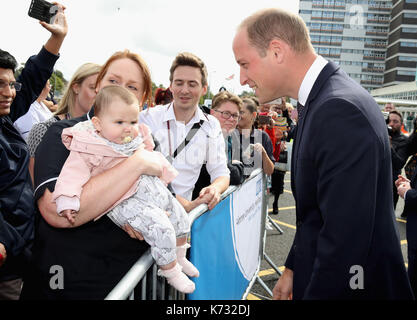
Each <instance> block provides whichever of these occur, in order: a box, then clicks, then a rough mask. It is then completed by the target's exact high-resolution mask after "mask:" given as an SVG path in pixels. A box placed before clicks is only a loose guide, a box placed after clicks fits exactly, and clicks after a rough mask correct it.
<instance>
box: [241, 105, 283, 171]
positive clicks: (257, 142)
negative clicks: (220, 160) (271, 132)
mask: <svg viewBox="0 0 417 320" xmlns="http://www.w3.org/2000/svg"><path fill="white" fill-rule="evenodd" d="M256 119H257V107H256V104H255V103H254V102H253V100H252V99H243V108H242V112H241V117H240V120H239V123H238V127H237V128H238V130H239V133H240V135H239V140H240V157H239V159H240V160H241V161H242V162H243V164H244V165H245V175H247V176H249V175H250V173H251V172H252V171H253V170H255V169H257V168H262V169H263V170H264V172H265V173H266V174H267V175H271V174H272V173H273V172H274V162H275V158H274V155H273V146H272V142H271V139H270V138H269V136H268V134H267V133H266V132H265V131H263V130H260V129H257V128H256V126H255V121H256ZM248 169H249V170H248Z"/></svg>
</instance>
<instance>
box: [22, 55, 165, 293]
mask: <svg viewBox="0 0 417 320" xmlns="http://www.w3.org/2000/svg"><path fill="white" fill-rule="evenodd" d="M109 85H119V86H123V87H125V88H127V89H128V90H129V91H131V92H132V93H133V94H134V95H135V96H136V97H137V99H138V100H139V102H140V105H141V106H143V105H144V104H145V103H146V102H148V103H149V102H150V99H151V95H152V82H151V78H150V72H149V69H148V67H147V65H146V63H145V62H144V61H143V59H142V58H141V57H140V56H139V55H138V54H135V53H132V52H130V51H128V50H125V51H123V52H116V53H115V54H113V55H112V56H111V57H110V58H109V59H108V60H107V62H106V63H105V64H104V65H103V67H102V69H101V71H100V73H99V75H98V77H97V83H96V91H97V92H99V91H100V89H101V88H103V87H106V86H109ZM93 116H94V109H93V108H92V109H91V110H90V112H89V113H87V114H86V115H84V116H82V117H79V118H75V119H71V120H62V121H58V122H55V123H54V124H53V125H52V126H51V127H50V128H49V130H48V131H47V132H46V134H45V136H44V138H43V140H42V142H41V143H40V144H39V146H38V149H37V151H36V161H35V170H34V171H35V199H36V200H37V205H38V208H39V211H40V215H39V219H38V223H37V224H36V226H35V228H36V232H37V236H36V238H35V243H34V250H33V256H34V257H33V264H34V265H33V268H32V270H33V274H32V275H31V276H30V277H29V280H30V281H27V282H26V283H25V285H24V287H23V295H24V297H25V298H27V299H82V300H85V299H104V298H105V297H106V296H107V294H108V293H109V292H110V291H111V290H112V289H113V288H114V287H115V285H116V284H117V283H118V282H119V281H120V279H121V278H122V277H123V276H124V274H125V273H126V272H127V271H128V270H129V269H130V268H131V267H132V265H133V264H134V263H135V262H136V261H137V260H138V259H139V258H140V257H141V256H142V254H143V253H144V252H145V251H146V250H147V249H148V248H149V246H148V244H147V243H146V242H144V241H137V239H140V240H143V237H142V236H141V235H139V234H138V233H136V232H134V231H133V229H132V228H131V227H129V226H125V228H124V230H122V229H120V228H118V227H117V225H116V224H114V223H113V222H112V221H111V220H110V218H108V217H107V216H105V217H102V218H101V219H99V220H97V221H93V220H94V219H95V218H97V217H98V216H99V215H100V214H101V213H103V212H105V211H106V210H107V209H108V208H110V207H111V206H112V205H113V204H114V203H115V202H116V201H117V200H118V199H120V198H121V197H122V195H123V194H125V193H126V192H127V191H128V190H129V189H130V188H131V186H132V185H133V184H134V183H135V182H136V181H137V180H138V178H139V177H140V176H141V175H142V174H148V175H153V176H161V174H162V167H161V166H160V165H159V164H158V161H156V159H155V155H154V154H153V153H152V152H150V151H147V150H145V149H144V148H139V149H138V150H137V151H135V152H134V154H133V155H131V156H130V157H128V158H127V159H125V160H123V161H122V162H120V163H119V164H117V165H115V166H114V167H112V168H111V169H109V170H106V171H104V172H103V173H100V174H98V175H96V176H94V177H92V178H90V180H88V182H87V183H86V184H85V185H84V186H83V189H82V193H81V197H80V209H79V211H78V215H77V217H76V219H75V222H73V223H71V222H69V221H68V220H67V219H66V218H65V217H60V216H58V215H57V214H56V205H55V203H53V202H52V192H53V191H54V189H55V183H56V180H57V178H58V176H59V174H60V171H61V168H62V167H63V165H64V163H65V161H66V159H67V157H68V155H69V150H67V149H66V148H65V146H64V145H63V143H62V140H61V133H62V131H63V129H64V128H68V127H72V126H73V125H75V124H77V123H79V122H81V121H85V120H88V119H91V118H92V117H93ZM56 266H58V269H52V270H58V271H55V272H57V274H54V273H52V274H51V271H50V270H51V268H53V267H54V268H56ZM59 270H62V271H61V272H64V274H62V276H64V278H63V279H62V288H61V287H59V286H52V288H51V286H50V282H51V281H52V280H51V277H53V276H55V277H59ZM58 284H59V282H58Z"/></svg>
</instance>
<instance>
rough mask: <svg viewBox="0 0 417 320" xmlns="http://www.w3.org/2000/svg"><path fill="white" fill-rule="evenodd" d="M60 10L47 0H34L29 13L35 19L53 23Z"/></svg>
mask: <svg viewBox="0 0 417 320" xmlns="http://www.w3.org/2000/svg"><path fill="white" fill-rule="evenodd" d="M57 12H58V6H57V5H54V4H52V3H50V2H47V1H45V0H32V2H31V3H30V7H29V11H28V15H29V17H32V18H34V19H38V20H40V21H45V22H46V23H52V22H53V20H54V18H55V15H56V14H57Z"/></svg>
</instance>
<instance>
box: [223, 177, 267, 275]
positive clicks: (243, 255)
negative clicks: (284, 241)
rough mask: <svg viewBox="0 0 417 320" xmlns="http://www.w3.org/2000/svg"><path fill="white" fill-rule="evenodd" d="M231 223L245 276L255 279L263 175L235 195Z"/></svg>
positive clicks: (236, 253)
mask: <svg viewBox="0 0 417 320" xmlns="http://www.w3.org/2000/svg"><path fill="white" fill-rule="evenodd" d="M230 205H231V208H230V209H231V210H230V212H231V213H232V214H231V215H230V218H231V226H232V235H233V247H234V251H235V257H236V261H237V263H238V266H239V269H240V271H241V272H242V274H243V276H244V277H245V278H246V279H247V280H249V281H250V280H251V279H252V278H253V276H254V275H255V272H256V269H257V267H258V264H259V246H260V240H261V235H260V232H261V229H260V225H261V219H262V175H259V176H258V177H256V178H254V179H252V180H250V181H248V182H247V183H245V184H244V185H242V187H241V188H240V189H239V190H238V191H237V192H234V193H233V194H232V201H231V202H230Z"/></svg>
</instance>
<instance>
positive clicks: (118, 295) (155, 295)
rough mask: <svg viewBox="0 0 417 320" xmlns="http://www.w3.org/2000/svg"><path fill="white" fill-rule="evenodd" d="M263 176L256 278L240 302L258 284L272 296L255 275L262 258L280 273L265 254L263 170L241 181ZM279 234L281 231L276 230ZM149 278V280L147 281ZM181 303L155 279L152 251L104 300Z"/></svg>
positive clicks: (197, 211)
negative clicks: (174, 301) (176, 301)
mask: <svg viewBox="0 0 417 320" xmlns="http://www.w3.org/2000/svg"><path fill="white" fill-rule="evenodd" d="M260 174H262V175H264V176H263V179H262V180H263V195H262V212H263V214H262V219H261V226H260V228H261V244H262V245H260V246H259V247H260V248H259V255H260V259H259V265H258V269H257V270H256V272H255V276H254V277H253V279H252V280H251V281H250V283H249V286H248V288H247V290H246V292H245V293H244V294H243V296H242V299H243V300H244V299H246V297H247V295H248V294H249V292H250V290H251V288H252V286H253V284H254V283H255V282H256V281H257V282H259V283H260V285H261V286H262V287H263V288H264V289H265V290H266V291H267V292H268V294H269V295H270V296H272V292H271V290H270V289H269V288H268V287H267V286H266V284H265V283H264V282H263V281H262V280H261V278H260V277H259V276H258V273H259V268H260V263H261V260H262V258H265V259H266V261H267V262H268V263H269V264H270V265H271V266H272V267H273V268H274V269H275V271H276V272H277V274H279V275H280V274H281V273H280V271H279V270H278V268H277V267H276V266H275V265H274V264H273V263H272V260H271V259H270V258H269V257H268V256H267V255H266V254H265V252H264V248H265V239H266V230H265V223H266V217H269V216H268V214H267V209H268V198H267V182H266V176H265V174H264V173H263V171H262V169H256V170H254V171H253V172H252V174H251V175H250V177H249V178H248V179H247V180H246V181H245V182H244V183H246V182H247V181H249V180H251V179H254V178H255V177H257V176H258V175H260ZM238 188H240V186H230V187H229V188H228V189H227V190H226V191H225V192H224V193H223V194H222V195H221V200H220V201H222V200H223V199H225V198H226V197H228V196H229V195H230V194H231V193H233V192H234V191H236V190H237V189H238ZM207 211H208V207H207V205H206V204H201V205H199V206H198V207H197V208H195V209H194V210H192V211H191V212H190V213H189V217H190V223H191V225H192V223H193V222H194V221H195V220H196V219H197V218H198V217H200V216H201V215H203V214H204V213H205V212H207ZM277 230H278V231H280V232H281V233H282V231H281V230H280V229H279V227H278V228H277ZM149 278H150V281H148V279H149ZM126 299H129V300H184V299H185V294H183V293H180V292H178V291H176V290H175V289H174V288H172V287H171V286H170V285H169V284H168V283H167V282H166V280H165V278H163V277H158V276H157V265H156V264H155V262H154V260H153V258H152V256H151V251H150V249H148V251H147V252H146V253H145V254H143V255H142V257H141V258H140V259H139V260H138V261H137V262H136V263H135V264H134V265H133V266H132V268H131V269H130V270H129V271H128V272H127V273H126V275H125V276H124V277H123V278H122V279H121V280H120V282H119V283H118V284H117V285H116V286H115V287H114V288H113V290H112V291H111V292H110V293H109V294H108V295H107V297H106V298H105V300H126Z"/></svg>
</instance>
